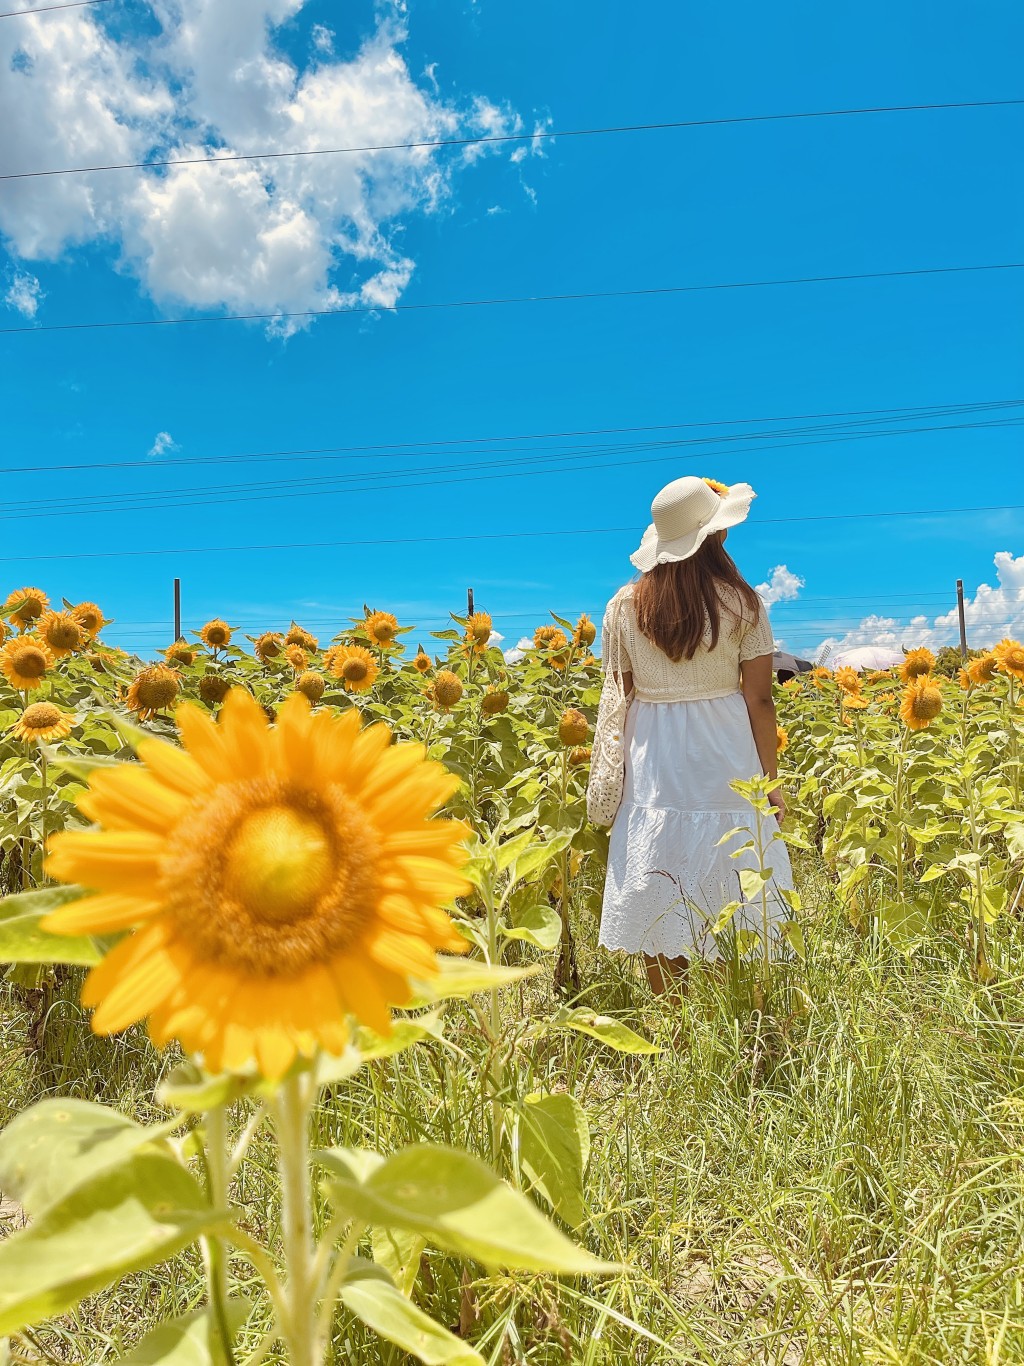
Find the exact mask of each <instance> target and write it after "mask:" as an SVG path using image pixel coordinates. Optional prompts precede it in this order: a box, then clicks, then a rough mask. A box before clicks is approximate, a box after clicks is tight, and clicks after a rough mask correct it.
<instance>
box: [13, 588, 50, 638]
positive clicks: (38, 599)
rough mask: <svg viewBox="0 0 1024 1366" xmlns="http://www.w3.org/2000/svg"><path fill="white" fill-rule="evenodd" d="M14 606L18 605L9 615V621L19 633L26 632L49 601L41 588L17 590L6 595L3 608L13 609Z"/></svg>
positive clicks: (44, 609)
mask: <svg viewBox="0 0 1024 1366" xmlns="http://www.w3.org/2000/svg"><path fill="white" fill-rule="evenodd" d="M15 604H18V608H17V611H15V612H12V613H11V615H10V618H9V620H11V621H13V622H14V624H15V626H17V628H18V630H19V631H27V630H28V628H29V627H30V626H31V625H32V623H33V622H34V621H35V620H36V618H37V617H41V616H42V615H43V613H44V612H45V611H46V609H47V607H49V605H50V599H49V598H48V597H47V596H46V594H45V593H44V592H43V590H42V589H41V588H17V589H15V591H14V592H13V593H8V594H7V598H6V601H5V602H4V606H5V607H14V605H15Z"/></svg>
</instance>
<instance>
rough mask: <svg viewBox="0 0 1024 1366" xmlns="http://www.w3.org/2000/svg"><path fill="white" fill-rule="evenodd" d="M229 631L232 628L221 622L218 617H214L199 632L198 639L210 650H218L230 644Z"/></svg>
mask: <svg viewBox="0 0 1024 1366" xmlns="http://www.w3.org/2000/svg"><path fill="white" fill-rule="evenodd" d="M231 631H232V628H231V627H230V626H229V625H228V624H227V622H226V621H221V619H220V617H214V619H213V620H212V621H208V622H207V623H206V625H205V626H204V627H203V629H202V630H201V631H200V632H199V638H200V640H201V641H202V642H203V644H204V645H207V646H209V648H210V649H211V650H219V649H221V648H222V646H224V645H230V644H231Z"/></svg>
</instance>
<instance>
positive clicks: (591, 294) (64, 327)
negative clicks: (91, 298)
mask: <svg viewBox="0 0 1024 1366" xmlns="http://www.w3.org/2000/svg"><path fill="white" fill-rule="evenodd" d="M1001 270H1024V261H1002V262H997V263H993V264H992V265H980V266H929V267H925V268H919V269H916V270H872V271H862V272H859V273H857V274H850V275H804V276H795V277H788V278H785V279H778V280H727V281H721V282H718V283H715V284H708V285H662V286H659V287H657V288H650V289H608V290H590V291H581V292H579V293H576V294H521V295H509V296H507V297H503V298H493V299H448V300H444V301H439V302H436V303H427V304H375V305H373V306H372V307H364V306H362V305H360V306H358V307H352V308H307V309H302V310H300V311H297V312H278V313H221V314H212V313H210V314H196V315H194V316H192V317H184V318H135V319H131V320H128V321H117V320H108V321H105V322H98V323H44V324H42V325H41V326H39V327H0V336H13V335H15V334H18V333H33V334H35V333H41V332H95V331H100V330H107V329H111V328H125V327H181V326H183V325H186V324H196V323H238V322H278V321H281V320H282V319H285V318H326V317H331V316H337V315H339V314H350V315H366V314H373V313H429V312H435V311H437V310H439V309H453V308H496V307H502V306H505V305H508V304H551V303H575V302H578V301H580V300H583V299H637V298H652V297H657V296H668V295H675V294H707V293H716V292H719V291H723V290H733V289H772V288H779V287H781V286H784V285H825V284H841V283H846V282H850V281H854V280H898V279H910V278H913V277H920V276H928V275H971V274H977V273H980V272H984V271H1001Z"/></svg>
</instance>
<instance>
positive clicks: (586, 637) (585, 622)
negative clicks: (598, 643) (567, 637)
mask: <svg viewBox="0 0 1024 1366" xmlns="http://www.w3.org/2000/svg"><path fill="white" fill-rule="evenodd" d="M572 638H573V641H574V642H575V644H577V645H583V646H590V645H593V643H594V641H595V640H596V639H597V627H596V626H595V625H594V623H593V622H592V621H591V620H590V618H589V617H588V616H587V614H586V612H584V613H583V614H582V615H581V616H580V618H579V620H578V621H577V623H576V626H575V628H574V630H573V633H572Z"/></svg>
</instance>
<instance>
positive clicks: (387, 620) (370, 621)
mask: <svg viewBox="0 0 1024 1366" xmlns="http://www.w3.org/2000/svg"><path fill="white" fill-rule="evenodd" d="M363 630H364V631H365V632H366V634H367V635H368V636H369V637H370V639H371V640H373V641H375V642H376V643H377V644H378V645H390V644H391V643H392V641H393V640H394V638H395V636H396V635H397V634H398V618H397V617H396V616H393V615H392V614H391V613H390V612H370V613H369V614H368V616H367V617H366V620H365V621H364V622H363Z"/></svg>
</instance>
